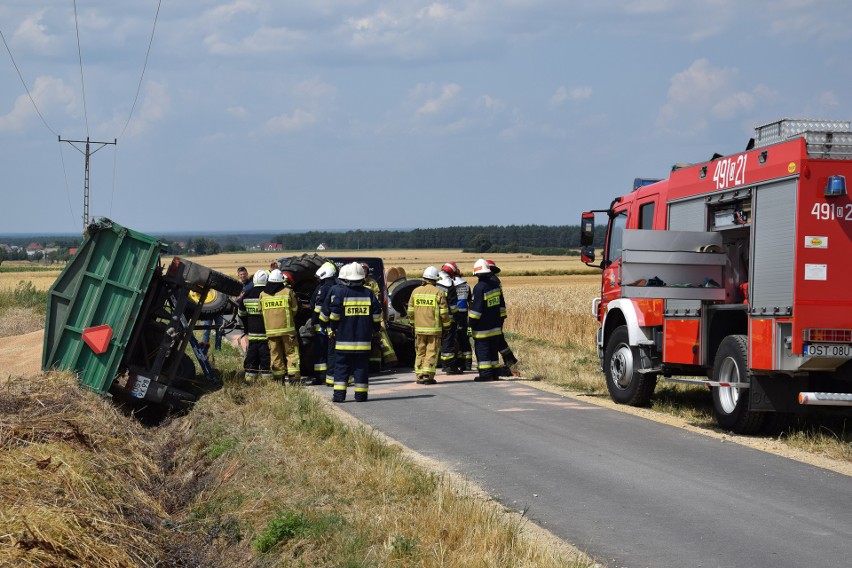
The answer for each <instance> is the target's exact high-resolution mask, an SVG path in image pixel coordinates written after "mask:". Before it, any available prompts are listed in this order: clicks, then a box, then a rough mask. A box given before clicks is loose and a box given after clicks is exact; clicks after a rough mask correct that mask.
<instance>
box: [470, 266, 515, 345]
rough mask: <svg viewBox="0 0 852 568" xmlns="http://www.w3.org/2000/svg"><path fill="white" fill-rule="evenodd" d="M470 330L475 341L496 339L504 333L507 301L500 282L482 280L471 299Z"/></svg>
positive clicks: (474, 289) (474, 288)
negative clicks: (489, 338)
mask: <svg viewBox="0 0 852 568" xmlns="http://www.w3.org/2000/svg"><path fill="white" fill-rule="evenodd" d="M468 315H469V317H470V329H471V331H472V335H473V338H474V339H485V338H488V337H495V336H497V335H500V334H501V333H502V328H503V318H505V317H506V301H505V300H504V299H503V290H502V288H500V284H499V281H498V280H496V279H492V278H487V277H486V278H480V279H479V282H477V284H476V286H474V287H473V293H472V294H471V298H470V310H469V312H468Z"/></svg>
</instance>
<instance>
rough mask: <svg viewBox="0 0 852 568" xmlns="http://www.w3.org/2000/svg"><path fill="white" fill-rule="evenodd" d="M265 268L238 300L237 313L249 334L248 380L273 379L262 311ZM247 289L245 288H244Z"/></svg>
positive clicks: (257, 273) (245, 366) (246, 362)
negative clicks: (261, 298)
mask: <svg viewBox="0 0 852 568" xmlns="http://www.w3.org/2000/svg"><path fill="white" fill-rule="evenodd" d="M266 280H267V275H266V271H265V270H258V271H257V272H255V273H254V277H253V278H252V279H251V282H249V283H250V284H251V288H249V289H248V290H246V291H245V292H243V293H242V294H240V296H241V297H240V299H239V301H238V302H237V315H238V316H239V318H240V321H241V322H242V324H243V329H244V330H245V333H246V335H247V336H248V345H247V346H246V356H245V359H244V360H243V369H245V374H246V382H249V383H251V382H253V381H254V380H255V379H257V377H258V376H260V378H262V379H271V378H272V373H271V371H270V370H269V343H268V342H267V339H266V327H265V326H264V324H263V314H262V313H261V311H260V293H261V292H263V287H264V286H266ZM244 290H245V288H244Z"/></svg>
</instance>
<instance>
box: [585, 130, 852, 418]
mask: <svg viewBox="0 0 852 568" xmlns="http://www.w3.org/2000/svg"><path fill="white" fill-rule="evenodd" d="M850 176H852V122H847V121H824V120H793V119H784V120H780V121H776V122H772V123H769V124H765V125H763V126H759V127H757V128H756V130H755V137H754V138H753V139H752V140H750V141H749V143H748V146H747V148H746V150H745V151H744V152H741V153H738V154H732V155H729V156H721V155H714V156H713V158H712V159H711V160H710V161H709V162H705V163H700V164H690V165H683V164H678V165H676V166H674V167H673V168H672V171H671V174H670V175H669V177H668V179H664V180H646V179H637V180H636V181H635V182H634V187H633V191H632V192H630V193H628V194H627V195H624V196H621V197H616V198H615V199H613V201H612V203H611V204H610V206H609V208H608V209H606V210H597V211H589V212H586V213H583V216H582V220H581V229H582V231H581V233H582V237H581V243H582V245H583V260H584V261H585V262H586V263H587V264H590V265H591V263H593V262H594V261H595V259H594V248H592V239H593V236H594V223H595V213H606V215H607V217H608V220H607V231H606V243H605V246H604V249H603V258H602V259H601V261H600V264H599V265H596V266H599V267H600V268H601V269H602V270H603V277H602V282H601V295H600V298H596V299H595V302H594V306H593V311H594V314H595V316H596V317H597V318H598V321H599V322H600V329H599V330H598V334H597V346H598V356H599V357H600V359H601V369H602V371H603V372H604V374H605V375H606V383H607V388H608V390H609V393H610V395H611V397H612V399H613V400H614V401H616V402H618V403H622V404H630V405H634V406H641V405H645V404H647V403H648V402H649V400H650V397H651V395H652V393H653V391H654V388H655V386H656V383H657V379H658V377H663V378H664V379H665V380H669V381H675V382H683V383H689V384H701V385H706V386H708V387H710V388H711V390H712V395H713V406H714V411H715V415H716V419H717V422H718V424H719V425H720V426H721V427H722V428H725V429H726V430H730V431H734V432H737V433H742V434H754V433H758V432H760V431H762V430H763V429H765V428H769V427H777V426H778V425H779V424H783V423H784V422H786V421H788V420H789V418H790V417H792V416H793V415H794V414H795V413H800V412H805V411H807V410H808V408H809V407H811V406H813V405H833V406H847V407H849V406H852V200H850V198H849V195H848V194H847V192H846V179H847V178H848V177H850ZM696 377H700V378H696ZM770 425H774V426H770Z"/></svg>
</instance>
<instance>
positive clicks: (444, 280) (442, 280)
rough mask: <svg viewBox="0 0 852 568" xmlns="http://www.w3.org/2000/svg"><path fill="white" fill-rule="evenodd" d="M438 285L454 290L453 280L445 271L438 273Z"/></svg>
mask: <svg viewBox="0 0 852 568" xmlns="http://www.w3.org/2000/svg"><path fill="white" fill-rule="evenodd" d="M438 284H440V285H441V286H443V287H444V288H452V287H453V279H452V278H450V275H449V274H447V273H446V272H444V271H443V270H442V271H440V272H439V273H438Z"/></svg>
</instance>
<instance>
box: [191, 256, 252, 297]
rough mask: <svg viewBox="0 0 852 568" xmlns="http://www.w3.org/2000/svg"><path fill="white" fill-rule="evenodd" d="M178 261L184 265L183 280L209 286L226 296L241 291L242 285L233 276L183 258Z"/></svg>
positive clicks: (200, 285)
mask: <svg viewBox="0 0 852 568" xmlns="http://www.w3.org/2000/svg"><path fill="white" fill-rule="evenodd" d="M180 262H181V264H183V265H184V280H185V281H186V282H188V283H189V284H192V285H194V286H199V287H202V288H203V287H205V286H209V287H210V288H212V289H213V290H216V291H218V292H222V293H223V294H225V295H227V296H238V295H239V294H240V292H242V291H243V285H242V284H241V283H240V281H239V280H237V279H235V278H231V277H230V276H226V275H225V274H222V273H221V272H218V271H216V270H213V269H212V268H207V267H206V266H202V265H200V264H196V263H194V262H192V261H189V260H186V259H183V258H181V259H180Z"/></svg>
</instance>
